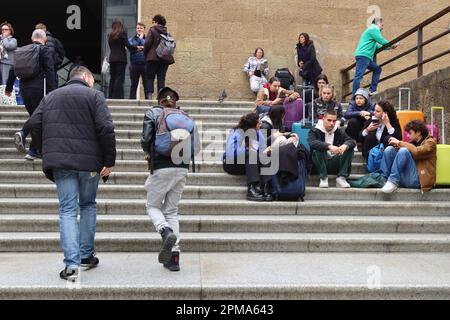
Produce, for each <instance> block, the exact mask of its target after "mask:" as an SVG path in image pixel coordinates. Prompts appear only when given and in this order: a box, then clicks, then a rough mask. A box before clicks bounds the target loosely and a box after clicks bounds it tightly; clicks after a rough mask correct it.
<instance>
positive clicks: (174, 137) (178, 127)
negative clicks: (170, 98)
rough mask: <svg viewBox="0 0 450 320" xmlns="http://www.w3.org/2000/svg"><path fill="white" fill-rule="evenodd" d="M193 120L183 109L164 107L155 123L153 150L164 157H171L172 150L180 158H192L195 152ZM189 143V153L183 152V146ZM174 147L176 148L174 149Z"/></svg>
mask: <svg viewBox="0 0 450 320" xmlns="http://www.w3.org/2000/svg"><path fill="white" fill-rule="evenodd" d="M195 129H196V127H195V122H194V120H193V119H192V118H191V117H190V116H189V115H188V114H187V113H186V112H184V111H181V110H179V109H171V108H165V109H164V110H163V113H162V115H161V119H160V121H159V123H158V124H157V129H156V137H155V147H154V148H155V149H154V151H155V152H156V153H158V154H160V155H162V156H165V157H172V154H173V152H174V151H175V152H179V153H176V155H178V156H180V158H182V160H183V162H184V160H185V159H190V160H193V159H194V156H195V154H196V153H197V152H196V150H195V149H197V148H196V144H195V141H194V135H195ZM186 144H190V152H189V153H190V154H189V155H186V154H183V151H184V150H185V149H184V146H185V145H186ZM175 148H176V150H174V149H175Z"/></svg>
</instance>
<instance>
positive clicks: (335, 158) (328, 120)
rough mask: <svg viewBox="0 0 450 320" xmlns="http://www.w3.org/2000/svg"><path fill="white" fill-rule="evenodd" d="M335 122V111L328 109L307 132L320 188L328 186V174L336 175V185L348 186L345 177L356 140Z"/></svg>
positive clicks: (347, 173) (350, 168) (348, 171)
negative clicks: (321, 119) (321, 118)
mask: <svg viewBox="0 0 450 320" xmlns="http://www.w3.org/2000/svg"><path fill="white" fill-rule="evenodd" d="M336 123H337V114H336V111H334V110H328V111H327V112H326V113H325V115H324V117H323V121H319V123H318V124H317V126H316V127H315V128H314V129H311V131H310V132H309V137H308V140H309V145H310V146H311V151H312V160H313V164H314V167H315V168H316V171H318V172H319V174H320V186H319V187H320V188H328V175H329V174H336V175H337V179H336V187H338V188H350V185H349V184H348V182H347V180H346V178H348V177H349V176H350V173H351V170H352V159H353V155H354V149H355V146H356V142H355V140H353V139H352V138H350V137H349V136H348V135H347V133H345V131H344V130H343V129H341V128H339V126H337V125H336Z"/></svg>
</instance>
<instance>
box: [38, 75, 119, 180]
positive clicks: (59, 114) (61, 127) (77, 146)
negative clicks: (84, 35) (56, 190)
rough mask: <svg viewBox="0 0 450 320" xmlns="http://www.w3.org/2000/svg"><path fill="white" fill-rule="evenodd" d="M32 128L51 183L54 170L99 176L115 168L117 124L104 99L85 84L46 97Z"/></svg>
mask: <svg viewBox="0 0 450 320" xmlns="http://www.w3.org/2000/svg"><path fill="white" fill-rule="evenodd" d="M29 125H30V128H32V129H31V135H32V138H33V141H34V142H35V143H36V147H37V148H38V150H41V152H42V156H43V157H42V167H43V170H44V173H45V174H46V176H47V178H49V179H50V180H53V170H54V169H60V170H75V171H84V172H98V173H100V172H101V171H102V169H103V168H104V167H108V168H110V167H113V166H114V165H115V161H116V138H115V133H114V123H113V120H112V117H111V113H110V111H109V109H108V106H107V105H106V100H105V97H104V95H103V93H102V92H100V91H98V90H95V89H91V88H89V86H88V84H87V83H86V82H84V81H83V80H71V81H69V82H68V83H67V84H66V85H65V86H64V87H62V88H59V89H57V90H55V91H52V92H51V93H50V94H49V95H47V96H46V97H44V98H43V99H42V101H41V104H40V105H39V107H38V108H37V110H36V111H35V113H34V114H33V116H32V117H31V118H30V122H29Z"/></svg>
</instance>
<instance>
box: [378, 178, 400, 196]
mask: <svg viewBox="0 0 450 320" xmlns="http://www.w3.org/2000/svg"><path fill="white" fill-rule="evenodd" d="M397 189H398V186H397V185H396V184H394V183H392V182H390V181H388V182H386V184H385V185H384V187H383V189H381V191H383V193H394V192H395V191H397Z"/></svg>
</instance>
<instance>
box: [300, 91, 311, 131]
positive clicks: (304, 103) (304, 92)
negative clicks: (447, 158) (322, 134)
mask: <svg viewBox="0 0 450 320" xmlns="http://www.w3.org/2000/svg"><path fill="white" fill-rule="evenodd" d="M299 87H301V88H302V92H303V127H305V126H306V90H309V89H311V124H312V123H314V87H313V86H299Z"/></svg>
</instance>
